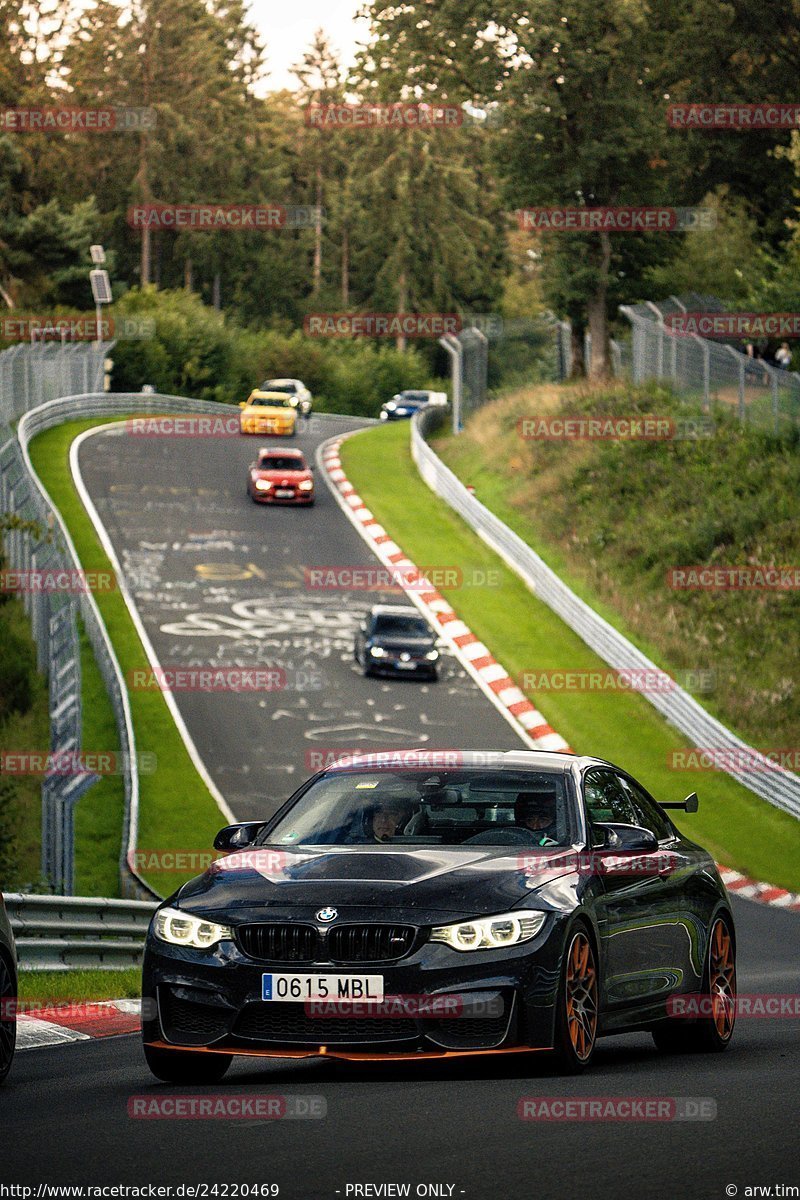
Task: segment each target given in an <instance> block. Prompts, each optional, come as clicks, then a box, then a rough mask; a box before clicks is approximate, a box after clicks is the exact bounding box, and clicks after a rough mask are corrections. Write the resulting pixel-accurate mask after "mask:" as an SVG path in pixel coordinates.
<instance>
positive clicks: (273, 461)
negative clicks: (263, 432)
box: [247, 447, 314, 504]
mask: <svg viewBox="0 0 800 1200" xmlns="http://www.w3.org/2000/svg"><path fill="white" fill-rule="evenodd" d="M247 494H248V496H249V497H250V499H251V500H254V501H255V502H256V504H313V503H314V476H313V475H312V474H311V469H310V467H309V466H308V464H307V462H306V460H305V458H304V457H303V453H302V451H301V450H294V449H285V448H284V447H280V448H276V449H274V450H271V449H269V447H262V449H261V450H259V452H258V458H257V460H256V461H255V462H254V463H251V464H250V472H249V475H248V478H247Z"/></svg>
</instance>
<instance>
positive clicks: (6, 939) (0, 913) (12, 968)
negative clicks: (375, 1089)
mask: <svg viewBox="0 0 800 1200" xmlns="http://www.w3.org/2000/svg"><path fill="white" fill-rule="evenodd" d="M16 1041H17V955H16V950H15V948H14V935H13V933H12V932H11V922H10V921H9V919H8V913H7V912H6V909H5V904H4V903H3V897H2V894H0V1083H2V1082H3V1080H4V1079H5V1077H6V1075H7V1074H8V1072H9V1071H10V1070H11V1062H12V1059H13V1058H14V1047H15V1045H16Z"/></svg>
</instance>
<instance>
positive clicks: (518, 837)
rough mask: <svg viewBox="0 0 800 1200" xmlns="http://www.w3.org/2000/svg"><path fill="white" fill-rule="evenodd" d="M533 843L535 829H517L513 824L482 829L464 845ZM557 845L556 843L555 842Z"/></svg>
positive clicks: (523, 844) (522, 844) (528, 844)
mask: <svg viewBox="0 0 800 1200" xmlns="http://www.w3.org/2000/svg"><path fill="white" fill-rule="evenodd" d="M532 844H533V831H532V830H528V829H517V828H516V827H515V826H511V827H510V828H507V829H482V830H481V832H480V833H474V834H473V835H472V837H468V838H466V839H465V840H464V841H463V842H462V843H461V845H462V846H530V845H532ZM553 845H554V846H555V845H556V843H555V842H553Z"/></svg>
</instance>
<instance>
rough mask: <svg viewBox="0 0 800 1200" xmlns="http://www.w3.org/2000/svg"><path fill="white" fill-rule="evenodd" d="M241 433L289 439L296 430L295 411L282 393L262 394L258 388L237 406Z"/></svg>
mask: <svg viewBox="0 0 800 1200" xmlns="http://www.w3.org/2000/svg"><path fill="white" fill-rule="evenodd" d="M239 407H240V408H241V410H242V411H241V413H240V414H239V430H240V432H241V433H269V434H272V435H273V436H275V435H277V436H284V437H291V436H292V434H293V433H295V432H296V430H297V410H296V409H295V407H294V405H293V404H292V400H291V397H290V396H287V395H286V394H285V393H283V392H262V391H259V389H258V388H256V390H255V391H254V392H251V393H250V395H249V396H248V397H247V400H243V401H242V402H241V404H240V405H239Z"/></svg>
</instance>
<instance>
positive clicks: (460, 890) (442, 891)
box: [178, 846, 572, 924]
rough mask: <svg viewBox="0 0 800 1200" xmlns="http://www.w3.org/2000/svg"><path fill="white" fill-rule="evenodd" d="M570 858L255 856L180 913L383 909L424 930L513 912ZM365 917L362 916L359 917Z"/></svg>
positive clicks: (219, 916) (252, 916)
mask: <svg viewBox="0 0 800 1200" xmlns="http://www.w3.org/2000/svg"><path fill="white" fill-rule="evenodd" d="M564 854H565V852H564V851H563V850H560V851H545V852H543V851H541V850H538V851H536V850H531V851H530V852H529V851H528V849H527V847H525V846H520V847H513V848H511V847H509V848H508V851H507V852H503V853H502V854H501V853H500V852H499V851H498V850H497V849H496V848H495V849H492V850H489V849H487V848H485V847H477V846H476V847H474V848H473V849H472V850H469V849H453V850H451V849H449V848H448V849H442V848H439V847H435V846H425V847H420V848H419V849H413V850H403V851H392V850H391V849H388V848H386V849H383V848H381V849H376V850H374V851H373V850H371V849H370V848H369V847H330V848H321V847H320V848H313V849H302V850H301V849H296V850H284V849H280V848H279V847H274V846H272V847H267V846H265V847H260V848H259V847H251V848H250V849H248V850H243V851H241V852H239V853H238V854H232V855H227V856H226V857H225V858H221V859H218V860H217V861H216V862H215V863H213V864H212V866H211V867H210V868H209V869H208V870H207V871H206V872H205V874H203V875H201V876H199V877H198V878H197V879H194V880H192V881H191V882H190V883H188V884H186V885H185V887H184V888H183V889H182V890H181V892H180V893H179V896H178V904H179V906H180V908H182V909H184V910H186V911H188V912H194V913H197V914H198V915H202V916H206V917H209V918H211V919H214V920H219V921H222V922H223V923H224V922H228V921H232V922H233V923H234V924H238V923H240V922H243V921H258V920H263V919H264V918H265V917H267V916H269V917H270V918H273V919H274V918H275V917H278V916H295V917H297V916H302V917H308V916H311V915H313V913H314V912H316V911H317V910H318V909H320V908H324V907H329V906H333V907H335V908H338V909H340V911H341V912H342V915H343V916H344V915H345V914H349V915H350V916H356V915H360V916H361V917H364V918H368V917H374V916H375V914H376V913H377V914H378V915H379V914H380V912H381V911H382V910H386V911H387V912H391V913H392V914H393V916H394V917H395V918H396V917H397V916H398V915H402V916H404V918H405V919H407V920H410V921H413V922H415V923H417V924H426V923H427V922H428V921H429V920H431V919H434V918H435V917H436V916H437V915H438V916H448V917H453V916H478V915H484V914H491V913H499V912H504V911H507V910H509V909H512V908H514V907H515V906H516V905H517V904H520V903H521V902H524V900H525V899H526V897H529V896H530V895H531V893H532V891H534V890H535V888H536V887H538V886H540V885H541V884H543V883H550V882H552V881H553V880H554V879H556V878H559V877H560V876H561V875H564V874H570V873H572V870H571V868H568V867H567V866H565V865H564V863H563V862H560V861H559V859H560V858H562V859H563V856H564ZM359 910H361V911H360V913H359Z"/></svg>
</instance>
